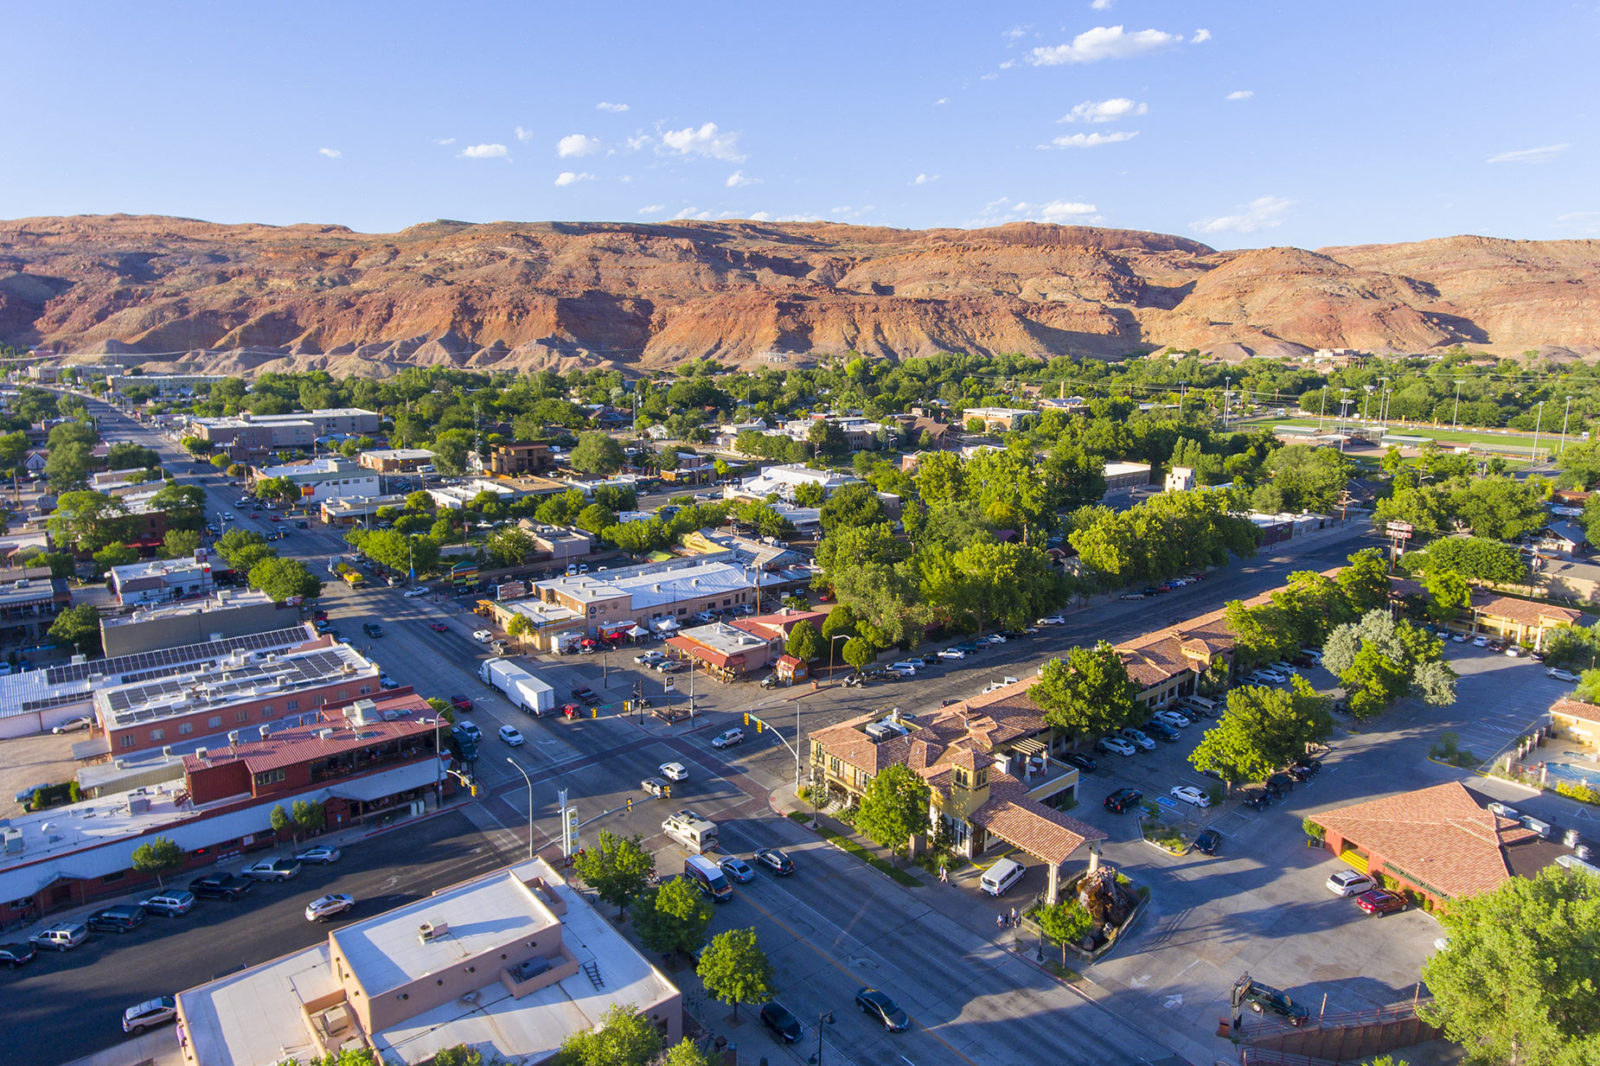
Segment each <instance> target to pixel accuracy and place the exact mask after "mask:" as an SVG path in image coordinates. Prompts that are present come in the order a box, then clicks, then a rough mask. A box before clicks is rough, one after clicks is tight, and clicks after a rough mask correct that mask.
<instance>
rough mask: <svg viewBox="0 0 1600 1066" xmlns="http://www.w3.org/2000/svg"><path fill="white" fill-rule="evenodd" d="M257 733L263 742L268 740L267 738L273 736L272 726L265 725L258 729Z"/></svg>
mask: <svg viewBox="0 0 1600 1066" xmlns="http://www.w3.org/2000/svg"><path fill="white" fill-rule="evenodd" d="M256 732H257V733H258V734H260V736H261V739H262V740H266V739H267V737H269V736H271V735H272V727H271V726H270V725H263V726H260V727H258V728H257V729H256Z"/></svg>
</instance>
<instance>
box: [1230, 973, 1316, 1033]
mask: <svg viewBox="0 0 1600 1066" xmlns="http://www.w3.org/2000/svg"><path fill="white" fill-rule="evenodd" d="M1245 981H1246V982H1247V983H1246V985H1245V989H1244V1002H1245V1004H1246V1005H1247V1006H1249V1008H1250V1009H1251V1010H1253V1011H1255V1012H1256V1013H1257V1014H1276V1015H1278V1017H1280V1018H1282V1019H1283V1020H1284V1021H1286V1022H1288V1023H1289V1024H1290V1025H1294V1026H1301V1025H1304V1024H1306V1019H1308V1018H1309V1017H1311V1009H1310V1008H1309V1007H1307V1006H1306V1005H1305V1004H1304V1003H1296V1002H1295V1001H1294V1000H1292V999H1290V998H1289V993H1287V992H1283V991H1280V990H1278V989H1276V988H1273V987H1272V986H1271V985H1264V984H1262V983H1261V982H1259V981H1254V980H1251V979H1250V978H1245Z"/></svg>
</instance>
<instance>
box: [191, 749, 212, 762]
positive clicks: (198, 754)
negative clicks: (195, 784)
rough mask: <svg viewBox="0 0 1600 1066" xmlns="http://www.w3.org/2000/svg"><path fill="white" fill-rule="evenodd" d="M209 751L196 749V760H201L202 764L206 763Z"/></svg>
mask: <svg viewBox="0 0 1600 1066" xmlns="http://www.w3.org/2000/svg"><path fill="white" fill-rule="evenodd" d="M208 750H209V749H207V748H196V749H194V757H195V758H196V759H199V760H200V761H201V762H205V761H206V755H207V753H208Z"/></svg>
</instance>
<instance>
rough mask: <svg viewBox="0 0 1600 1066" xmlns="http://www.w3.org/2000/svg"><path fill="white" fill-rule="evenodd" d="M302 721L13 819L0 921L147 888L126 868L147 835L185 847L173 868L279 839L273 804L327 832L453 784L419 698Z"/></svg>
mask: <svg viewBox="0 0 1600 1066" xmlns="http://www.w3.org/2000/svg"><path fill="white" fill-rule="evenodd" d="M306 717H307V721H306V722H305V723H303V724H301V725H299V726H295V727H288V728H286V729H284V730H282V731H277V732H270V731H267V730H265V729H264V728H257V729H252V730H251V731H250V732H249V733H248V734H247V735H246V734H241V735H240V736H238V737H237V738H234V739H232V741H231V742H225V743H221V744H212V745H210V746H208V747H206V748H203V749H200V750H199V751H197V752H194V753H191V754H188V755H185V756H180V757H177V758H176V759H175V760H173V766H174V768H175V771H176V772H175V773H173V774H172V775H170V776H168V777H166V778H163V779H161V780H159V781H153V782H151V783H148V784H139V785H136V786H131V787H129V788H127V789H125V790H123V791H119V792H106V791H102V792H97V793H96V794H95V795H94V797H93V798H92V799H88V800H84V801H82V802H79V803H74V804H70V805H67V806H64V807H52V808H48V809H46V810H43V811H36V812H33V813H29V814H24V815H21V816H19V817H13V818H12V819H10V820H9V822H8V824H7V826H6V830H7V832H6V839H5V844H6V846H5V852H4V854H3V855H0V922H10V921H13V920H15V918H16V917H18V916H19V915H20V914H21V913H23V912H25V911H31V912H34V913H37V914H48V913H50V912H51V911H55V910H60V909H62V908H65V907H74V906H81V905H83V904H85V903H88V902H90V901H92V900H94V899H96V898H99V897H103V896H106V895H113V894H125V893H127V892H129V891H131V890H136V889H137V888H138V887H139V886H140V885H142V884H146V883H149V884H154V882H155V877H154V875H151V874H145V873H140V872H139V871H137V870H134V869H133V852H134V849H136V848H137V847H139V846H140V845H141V844H143V843H145V842H146V841H148V840H149V839H150V838H152V837H154V836H158V835H159V836H163V837H166V838H168V839H170V840H172V841H173V842H174V843H175V844H177V845H178V846H179V847H180V848H182V849H183V851H184V861H183V864H182V866H181V867H180V868H179V870H178V871H175V872H174V873H171V874H169V875H168V876H169V877H172V876H179V875H181V873H182V872H183V871H184V870H192V869H196V868H200V867H205V866H209V865H211V864H213V863H216V862H219V861H227V860H229V859H232V858H236V857H238V856H240V855H244V854H246V853H248V852H251V851H256V850H261V849H266V848H270V847H273V846H274V845H276V844H278V843H279V842H280V839H281V838H280V836H279V834H278V833H277V832H276V831H274V830H273V829H272V822H271V810H272V808H273V807H275V806H278V805H282V806H283V808H284V809H285V810H292V809H293V808H294V805H295V803H297V802H302V803H310V804H315V805H316V806H319V807H321V808H322V809H323V813H324V816H325V822H326V825H327V826H328V827H329V828H341V827H344V826H349V825H354V824H359V823H361V822H363V821H365V820H369V819H372V818H378V817H387V816H389V815H391V814H392V813H393V812H394V811H395V809H396V808H402V809H405V810H407V811H409V812H412V813H421V812H422V811H423V810H425V809H426V808H427V807H429V806H430V805H435V804H436V803H437V802H438V800H439V797H440V796H441V795H442V794H444V793H446V792H448V791H451V790H452V788H453V786H452V785H451V781H452V780H453V779H452V778H450V777H449V775H448V770H449V769H450V766H451V764H450V762H449V759H448V755H447V754H445V753H444V752H443V751H442V749H441V748H440V747H439V728H438V721H439V720H438V719H437V717H436V716H435V715H434V714H433V711H432V709H431V708H430V707H429V706H428V704H427V701H426V700H424V699H423V698H422V697H421V696H418V695H416V694H414V693H409V692H408V693H399V694H386V695H385V696H384V697H383V698H381V699H376V700H370V699H369V700H361V701H357V702H356V703H355V704H354V705H351V706H347V707H343V708H339V709H327V710H325V711H323V712H321V713H320V714H317V715H308V716H306ZM286 835H287V834H285V836H286ZM169 883H170V882H169Z"/></svg>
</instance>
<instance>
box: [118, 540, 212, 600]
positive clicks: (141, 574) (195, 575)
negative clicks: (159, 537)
mask: <svg viewBox="0 0 1600 1066" xmlns="http://www.w3.org/2000/svg"><path fill="white" fill-rule="evenodd" d="M213 565H216V566H221V567H223V568H224V569H226V564H225V563H223V562H222V561H221V560H220V559H218V558H214V557H213V556H212V555H211V554H210V553H209V552H207V551H206V549H204V548H197V549H195V553H194V555H192V556H185V557H183V558H181V559H151V560H149V561H148V562H143V563H129V564H128V565H126V566H113V567H112V568H111V591H112V592H114V593H116V596H117V602H118V603H120V604H122V606H124V607H130V606H133V605H134V604H140V603H166V602H167V601H168V600H180V599H184V598H186V597H190V596H209V595H210V594H211V593H212V592H214V591H215V590H216V587H217V584H216V581H215V579H214V578H213V577H212V575H211V568H212V566H213Z"/></svg>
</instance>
